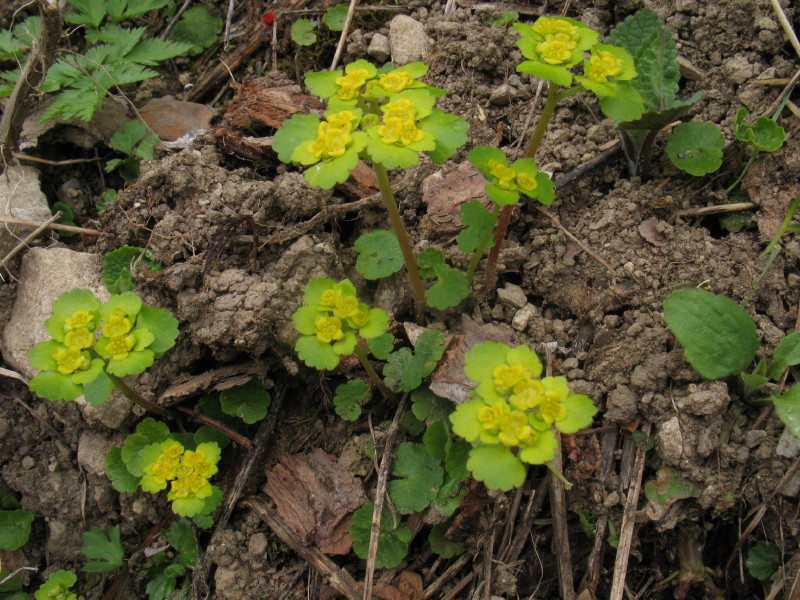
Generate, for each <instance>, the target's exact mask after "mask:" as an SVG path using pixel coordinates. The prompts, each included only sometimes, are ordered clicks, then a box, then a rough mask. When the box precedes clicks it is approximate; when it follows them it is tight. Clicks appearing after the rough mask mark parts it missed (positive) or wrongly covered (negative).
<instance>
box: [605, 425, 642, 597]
mask: <svg viewBox="0 0 800 600" xmlns="http://www.w3.org/2000/svg"><path fill="white" fill-rule="evenodd" d="M642 432H643V433H644V434H645V435H650V423H647V422H645V424H644V425H643V427H642ZM646 456H647V451H646V450H644V449H643V448H642V447H641V446H639V447H637V448H636V459H635V460H634V462H633V481H632V482H631V483H632V486H631V488H630V489H629V490H628V497H627V500H626V501H625V509H624V510H623V513H622V525H621V527H620V530H619V543H618V544H617V557H616V559H615V560H614V578H613V580H612V582H611V592H610V594H609V595H608V598H609V600H622V596H623V594H624V593H625V576H626V575H627V572H628V560H629V559H630V556H631V543H632V542H633V530H634V529H635V527H636V507H637V506H638V504H639V493H640V492H641V491H642V475H643V474H644V463H645V457H646Z"/></svg>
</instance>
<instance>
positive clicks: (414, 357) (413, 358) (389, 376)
mask: <svg viewBox="0 0 800 600" xmlns="http://www.w3.org/2000/svg"><path fill="white" fill-rule="evenodd" d="M442 354H444V338H443V337H442V334H441V333H439V332H438V331H425V332H424V333H422V334H421V335H420V336H419V338H417V344H416V346H415V347H414V353H412V352H411V350H410V349H409V348H401V349H400V350H398V351H397V352H394V353H392V354H391V355H390V356H389V359H388V360H387V361H386V366H385V367H384V369H383V374H384V380H385V381H386V385H388V386H389V388H391V389H393V390H394V391H397V392H410V391H412V390H414V389H416V388H418V387H419V386H420V385H422V380H423V379H424V378H425V377H427V376H428V375H430V374H431V373H432V372H433V370H434V369H435V368H436V363H437V362H439V359H440V358H442Z"/></svg>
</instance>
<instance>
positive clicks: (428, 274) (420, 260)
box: [417, 246, 444, 279]
mask: <svg viewBox="0 0 800 600" xmlns="http://www.w3.org/2000/svg"><path fill="white" fill-rule="evenodd" d="M443 264H444V252H442V251H441V250H439V249H438V248H434V247H433V246H428V247H427V248H425V250H423V251H422V252H420V253H419V254H417V267H419V276H420V277H422V278H423V279H435V278H436V268H437V267H438V266H440V265H443Z"/></svg>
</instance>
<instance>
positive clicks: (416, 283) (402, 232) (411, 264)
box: [373, 163, 425, 315]
mask: <svg viewBox="0 0 800 600" xmlns="http://www.w3.org/2000/svg"><path fill="white" fill-rule="evenodd" d="M373 168H374V169H375V174H376V175H377V176H378V187H380V190H381V196H382V197H383V203H384V205H386V210H387V212H388V213H389V221H390V222H391V224H392V229H394V233H395V235H396V236H397V242H398V243H399V244H400V250H401V251H402V253H403V261H404V262H405V265H406V272H407V273H408V282H409V284H410V285H411V292H412V293H413V295H414V304H415V305H416V310H417V313H418V314H420V315H421V313H422V310H423V307H424V306H425V290H424V288H423V286H422V278H421V277H420V275H419V270H418V269H417V260H416V258H415V256H414V250H413V249H412V248H411V242H410V241H409V239H408V233H406V228H405V226H404V225H403V219H402V217H401V216H400V210H399V209H398V208H397V201H396V200H395V199H394V192H393V191H392V185H391V184H390V183H389V173H388V172H387V171H386V167H384V166H383V165H382V164H380V163H374V164H373Z"/></svg>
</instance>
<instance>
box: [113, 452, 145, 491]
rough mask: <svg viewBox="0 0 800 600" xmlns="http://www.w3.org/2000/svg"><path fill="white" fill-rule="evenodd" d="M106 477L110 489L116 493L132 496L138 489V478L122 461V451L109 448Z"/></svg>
mask: <svg viewBox="0 0 800 600" xmlns="http://www.w3.org/2000/svg"><path fill="white" fill-rule="evenodd" d="M105 463H106V476H108V478H109V479H110V480H111V485H112V487H113V488H114V489H115V490H117V491H118V492H124V493H126V494H133V493H134V492H135V491H136V489H137V488H138V487H139V479H140V478H139V477H136V476H134V475H133V474H132V473H131V472H130V471H129V470H128V467H126V466H125V463H124V462H123V461H122V449H121V448H117V447H114V448H111V450H109V451H108V452H107V453H106V459H105Z"/></svg>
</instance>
